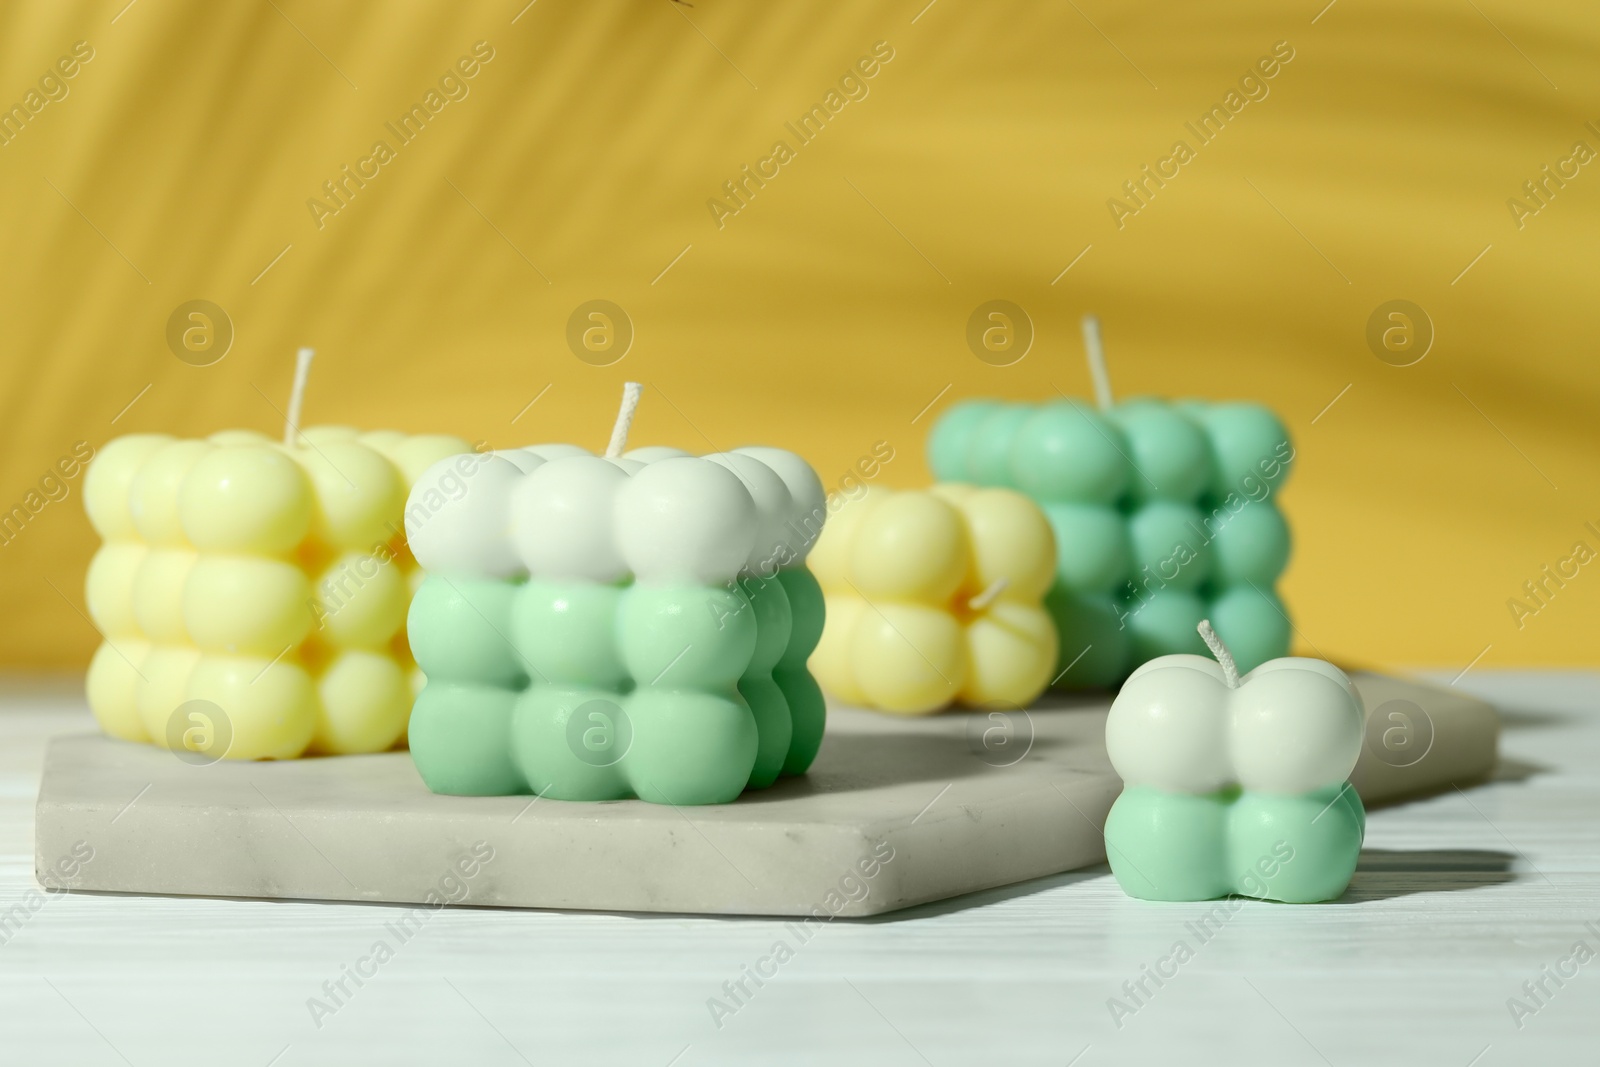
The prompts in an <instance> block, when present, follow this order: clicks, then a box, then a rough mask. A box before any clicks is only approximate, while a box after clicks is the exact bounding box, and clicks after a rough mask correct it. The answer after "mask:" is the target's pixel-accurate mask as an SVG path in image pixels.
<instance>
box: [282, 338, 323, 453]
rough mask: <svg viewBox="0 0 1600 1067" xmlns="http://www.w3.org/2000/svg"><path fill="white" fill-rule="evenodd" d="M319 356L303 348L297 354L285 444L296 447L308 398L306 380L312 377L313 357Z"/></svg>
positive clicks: (290, 392)
mask: <svg viewBox="0 0 1600 1067" xmlns="http://www.w3.org/2000/svg"><path fill="white" fill-rule="evenodd" d="M316 354H317V352H316V349H314V348H302V349H301V350H300V351H299V352H297V353H295V360H294V385H293V386H292V387H291V388H290V390H289V417H288V418H286V419H284V420H283V443H284V444H285V445H286V446H288V447H290V448H293V447H294V439H295V437H296V435H298V434H299V433H300V405H301V404H302V403H304V401H305V398H306V379H307V378H309V377H311V357H313V356H315V355H316Z"/></svg>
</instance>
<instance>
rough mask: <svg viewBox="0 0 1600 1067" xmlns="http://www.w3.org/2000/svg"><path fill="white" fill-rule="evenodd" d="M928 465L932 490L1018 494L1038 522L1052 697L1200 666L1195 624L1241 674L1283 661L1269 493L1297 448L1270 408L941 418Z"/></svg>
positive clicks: (1277, 555) (1003, 409) (1280, 549)
mask: <svg viewBox="0 0 1600 1067" xmlns="http://www.w3.org/2000/svg"><path fill="white" fill-rule="evenodd" d="M928 457H929V463H930V465H931V466H932V467H933V471H934V474H935V475H936V476H937V477H939V478H941V479H944V480H946V481H957V482H971V483H975V484H978V485H987V486H1003V487H1006V488H1012V489H1016V490H1019V491H1021V492H1023V493H1026V494H1027V495H1028V496H1030V497H1032V498H1033V499H1034V500H1035V501H1037V502H1038V503H1039V505H1040V506H1041V507H1042V508H1043V509H1044V512H1045V514H1046V515H1047V516H1048V518H1049V520H1050V525H1051V527H1052V529H1053V530H1054V531H1055V535H1056V543H1057V554H1056V573H1055V579H1054V581H1053V583H1052V585H1051V587H1050V591H1049V595H1048V598H1047V606H1048V608H1049V610H1050V614H1051V616H1052V618H1053V619H1054V620H1055V624H1056V629H1057V634H1058V637H1059V640H1060V646H1059V650H1058V658H1059V663H1060V665H1059V667H1058V668H1057V670H1058V671H1061V672H1062V673H1061V677H1060V680H1059V681H1058V682H1057V683H1056V685H1057V686H1059V687H1061V688H1066V689H1082V688H1088V687H1103V686H1111V685H1115V684H1116V683H1117V682H1119V681H1121V680H1122V679H1123V678H1125V677H1127V675H1128V674H1129V673H1130V672H1131V671H1132V670H1133V668H1134V667H1136V666H1137V665H1138V664H1140V663H1143V662H1145V661H1147V660H1150V659H1153V658H1155V657H1156V656H1162V655H1167V654H1171V653H1177V652H1194V653H1203V652H1204V651H1205V647H1204V645H1203V644H1201V642H1200V640H1199V638H1198V636H1197V635H1196V634H1195V626H1196V624H1197V623H1199V621H1200V620H1201V619H1202V618H1209V619H1210V620H1211V622H1212V624H1213V626H1215V628H1216V630H1217V633H1218V634H1220V635H1221V636H1222V639H1223V640H1224V641H1226V642H1228V644H1229V646H1230V647H1231V648H1232V649H1233V651H1234V654H1235V656H1237V657H1238V659H1239V666H1240V668H1241V669H1242V670H1249V669H1250V668H1251V667H1254V666H1255V665H1257V664H1259V663H1264V662H1266V661H1267V660H1269V659H1272V658H1274V657H1277V656H1282V655H1284V654H1285V653H1287V652H1288V650H1289V638H1290V633H1291V630H1290V624H1289V618H1288V615H1287V614H1286V613H1285V610H1284V607H1283V604H1282V603H1281V601H1280V600H1279V599H1278V597H1277V594H1276V593H1275V591H1274V585H1275V583H1276V582H1277V580H1278V577H1279V575H1281V574H1282V573H1283V569H1284V567H1285V566H1286V565H1287V564H1288V560H1289V528H1288V525H1287V524H1286V523H1285V522H1284V519H1283V515H1282V513H1281V512H1280V511H1279V509H1278V507H1277V503H1276V494H1277V491H1278V490H1279V489H1280V488H1281V486H1282V484H1283V482H1284V480H1285V478H1287V477H1288V473H1289V469H1290V467H1291V466H1292V465H1293V460H1294V448H1293V446H1292V445H1291V443H1290V442H1289V437H1288V434H1287V432H1286V431H1285V430H1284V427H1283V424H1282V423H1281V422H1280V421H1279V420H1278V418H1277V417H1276V416H1275V415H1273V414H1272V412H1270V411H1268V410H1267V409H1266V408H1264V407H1261V406H1260V405H1257V404H1249V403H1207V402H1201V401H1182V402H1177V403H1168V402H1166V401H1161V400H1153V399H1137V400H1130V401H1127V402H1125V403H1121V404H1118V405H1116V406H1115V407H1113V408H1112V409H1111V410H1110V411H1109V412H1105V413H1102V412H1100V411H1098V410H1096V409H1095V408H1094V407H1093V406H1092V405H1089V404H1085V403H1083V402H1081V401H1077V400H1059V401H1054V402H1051V403H1047V404H1041V405H1032V404H1007V403H999V402H995V401H969V402H967V403H963V404H957V405H955V406H954V407H952V408H950V409H949V410H948V411H947V412H946V413H945V414H944V415H943V416H942V417H941V418H940V419H939V421H938V423H937V424H936V425H935V427H934V429H933V432H932V434H931V435H930V437H929V440H928Z"/></svg>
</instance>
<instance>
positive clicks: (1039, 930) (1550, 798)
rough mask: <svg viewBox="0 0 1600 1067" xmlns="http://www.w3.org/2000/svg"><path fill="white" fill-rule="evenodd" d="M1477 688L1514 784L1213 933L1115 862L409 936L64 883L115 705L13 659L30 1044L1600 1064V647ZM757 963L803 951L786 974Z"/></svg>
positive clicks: (449, 1059) (118, 1054) (455, 1056)
mask: <svg viewBox="0 0 1600 1067" xmlns="http://www.w3.org/2000/svg"><path fill="white" fill-rule="evenodd" d="M1459 684H1460V685H1461V686H1463V687H1464V688H1468V689H1471V690H1473V691H1475V692H1477V693H1479V694H1481V695H1483V696H1485V697H1487V698H1489V699H1490V700H1493V701H1494V702H1495V703H1496V704H1497V705H1498V706H1499V707H1500V708H1501V710H1502V713H1503V715H1504V717H1505V724H1506V730H1505V733H1504V735H1503V739H1502V766H1501V769H1500V771H1499V773H1498V774H1497V776H1496V780H1495V781H1494V782H1493V783H1492V784H1489V785H1487V786H1484V787H1481V788H1478V789H1476V790H1471V791H1469V792H1468V793H1465V794H1463V793H1455V792H1453V793H1451V794H1450V795H1448V796H1441V797H1436V798H1433V799H1429V800H1423V801H1418V802H1414V803H1410V804H1405V805H1401V806H1397V807H1391V808H1388V809H1385V810H1380V811H1377V812H1374V813H1373V815H1372V818H1371V821H1370V823H1369V826H1368V830H1367V851H1366V852H1365V853H1364V855H1363V858H1362V865H1361V869H1360V870H1359V871H1358V872H1357V874H1356V880H1355V884H1354V885H1353V887H1352V888H1351V891H1350V892H1349V893H1348V894H1347V895H1346V897H1345V898H1344V899H1343V900H1342V901H1340V902H1339V903H1337V904H1331V905H1313V906H1306V907H1292V906H1286V905H1275V904H1264V903H1258V902H1249V903H1242V904H1241V905H1240V906H1239V907H1238V909H1237V911H1236V912H1233V913H1231V914H1229V913H1226V912H1224V913H1222V914H1223V916H1225V917H1220V918H1218V919H1217V920H1216V921H1215V922H1213V924H1212V927H1211V930H1212V932H1211V933H1210V934H1209V935H1207V934H1206V933H1205V931H1204V930H1202V931H1201V935H1202V936H1203V937H1204V940H1202V936H1197V934H1196V933H1195V928H1194V927H1193V926H1192V925H1191V924H1193V923H1194V922H1195V921H1196V920H1197V919H1199V918H1200V917H1201V916H1202V915H1204V914H1205V913H1206V912H1208V911H1211V910H1212V908H1213V907H1215V905H1211V904H1203V905H1202V904H1150V903H1145V902H1140V901H1135V900H1129V899H1127V898H1125V897H1123V896H1122V894H1121V893H1120V892H1119V891H1118V889H1117V887H1116V884H1115V883H1114V882H1113V881H1112V879H1111V877H1110V875H1109V874H1108V873H1107V871H1106V869H1105V868H1104V867H1103V866H1102V867H1097V868H1092V869H1089V870H1085V871H1080V872H1076V873H1073V874H1066V875H1060V876H1057V877H1054V878H1049V879H1045V880H1043V881H1040V882H1034V883H1029V884H1025V885H1021V886H1014V887H1011V888H1009V889H1004V890H995V891H991V892H986V893H982V894H978V895H977V896H975V897H969V898H963V899H959V900H955V901H949V902H946V903H943V904H938V905H930V906H926V907H921V908H916V909H912V910H910V911H904V912H899V913H896V914H893V915H890V916H886V917H883V918H881V919H874V920H859V921H850V920H837V921H834V922H832V923H829V924H827V925H826V926H824V927H822V928H821V929H820V930H818V931H816V932H815V933H814V935H813V936H812V937H811V939H810V940H809V941H807V942H804V943H802V942H801V941H800V939H799V938H798V937H797V936H796V935H795V934H794V933H793V932H792V930H791V929H790V928H788V927H786V926H785V925H784V924H783V923H781V922H777V921H761V920H744V919H704V918H677V917H661V916H652V917H638V918H636V917H633V916H628V915H608V914H578V913H553V912H517V911H504V910H491V909H471V908H459V909H458V908H446V909H444V910H442V911H438V912H436V913H432V915H431V918H429V919H428V920H427V921H426V923H425V924H423V925H421V926H420V928H417V929H415V930H414V932H413V933H412V934H411V935H410V937H409V939H408V940H404V941H403V942H402V940H401V938H400V937H399V936H397V935H396V933H395V932H394V923H395V921H396V920H397V919H398V918H399V917H400V916H401V914H402V912H403V909H401V908H398V907H373V906H357V905H342V904H314V903H274V902H266V901H229V900H198V899H180V898H168V897H122V896H111V895H98V894H83V893H71V894H59V895H44V894H41V893H40V892H39V889H38V887H37V883H36V882H35V879H34V871H33V802H34V798H35V795H36V792H37V789H38V775H39V763H40V755H41V752H42V748H43V743H44V740H45V738H46V737H48V736H49V735H51V734H53V733H57V732H62V731H66V730H80V729H83V728H85V727H86V726H87V725H88V723H89V719H88V713H87V711H85V710H84V708H83V705H82V702H81V699H80V698H79V697H78V696H77V694H76V693H75V692H74V691H73V690H72V688H71V687H70V685H63V684H61V683H48V684H47V683H39V684H30V683H27V682H19V681H15V680H13V681H10V682H6V683H4V685H3V687H0V1063H4V1064H13V1063H16V1064H23V1063H43V1062H49V1063H60V1064H71V1065H73V1067H77V1065H86V1067H93V1065H98V1064H106V1065H116V1064H122V1063H125V1064H132V1065H137V1067H145V1065H149V1067H157V1065H160V1067H175V1065H180V1064H188V1063H196V1064H206V1065H208V1067H209V1065H218V1064H240V1065H248V1067H265V1065H267V1064H277V1065H282V1067H291V1065H299V1064H340V1065H348V1064H351V1063H368V1062H371V1063H383V1064H412V1063H416V1064H429V1065H440V1064H474V1065H478V1064H482V1065H499V1064H522V1063H528V1064H539V1065H541V1067H542V1065H544V1064H547V1063H549V1064H556V1063H581V1064H630V1065H642V1067H667V1065H669V1064H677V1065H680V1067H693V1065H698V1064H710V1063H728V1064H739V1065H741V1067H748V1065H749V1064H752V1063H758V1064H763V1065H765V1064H787V1063H792V1064H814V1063H819V1062H832V1063H839V1064H858V1063H860V1064H873V1065H882V1067H891V1065H896V1064H907V1065H915V1064H924V1063H926V1064H935V1065H941V1067H942V1065H945V1064H985V1065H987V1064H1053V1065H1058V1067H1059V1065H1063V1064H1078V1065H1080V1067H1096V1065H1100V1064H1113V1063H1124V1064H1152V1063H1156V1064H1159V1063H1164V1062H1166V1063H1175V1064H1176V1063H1181V1064H1184V1065H1186V1067H1187V1065H1194V1064H1206V1063H1218V1064H1221V1063H1226V1064H1229V1065H1230V1067H1254V1065H1258V1064H1259V1065H1269V1064H1270V1065H1272V1067H1284V1065H1294V1064H1311V1065H1316V1064H1337V1065H1344V1064H1350V1065H1352V1067H1355V1065H1361V1067H1365V1065H1368V1064H1376V1063H1395V1064H1405V1065H1408V1067H1409V1065H1413V1064H1446V1065H1459V1067H1467V1065H1469V1064H1477V1065H1483V1067H1488V1065H1494V1064H1574V1063H1592V1062H1595V1057H1596V1055H1597V1051H1596V1050H1597V1049H1600V1044H1597V1041H1600V958H1597V959H1594V960H1589V961H1588V962H1585V963H1581V964H1580V963H1579V962H1578V958H1576V957H1574V955H1573V950H1574V946H1575V944H1576V943H1578V942H1580V941H1581V942H1584V943H1585V944H1586V946H1587V948H1588V949H1592V950H1593V952H1594V953H1595V954H1600V674H1594V673H1560V674H1558V673H1509V672H1508V673H1499V674H1496V673H1491V672H1477V671H1474V672H1473V673H1472V674H1469V675H1468V676H1466V677H1465V678H1464V679H1462V680H1461V682H1460V683H1459ZM30 907H33V908H36V909H37V910H34V911H30V910H29V909H30ZM8 909H9V910H8ZM1585 922H1589V923H1592V924H1593V926H1592V927H1585V925H1584V924H1585ZM380 940H381V941H385V942H386V943H388V944H389V945H391V946H394V949H393V954H392V958H388V959H385V960H383V961H382V962H378V961H377V960H376V959H374V958H373V957H372V953H373V949H374V946H375V943H376V942H378V941H380ZM780 940H781V941H784V942H786V943H787V944H788V946H789V947H790V949H792V958H786V959H784V961H783V962H782V963H781V964H780V963H777V962H776V960H774V959H773V956H772V954H773V950H774V946H775V943H776V942H778V941H780ZM1179 941H1182V942H1185V944H1186V945H1187V948H1188V950H1189V952H1188V953H1180V954H1179V955H1180V956H1185V957H1186V958H1185V959H1184V962H1181V963H1178V962H1176V957H1174V956H1173V949H1174V946H1175V944H1176V943H1177V942H1179ZM780 955H781V953H780ZM1579 956H1580V957H1582V958H1584V959H1586V960H1587V959H1588V956H1587V953H1580V954H1579ZM363 959H366V960H368V961H369V962H367V963H365V964H363V963H361V961H362V960H363ZM763 961H767V962H763ZM1569 961H1570V962H1569ZM358 965H359V967H360V969H361V970H363V971H365V972H367V973H369V974H370V975H371V976H370V977H364V978H362V979H361V984H360V985H359V986H358V985H357V984H356V983H355V981H354V980H352V979H350V978H348V977H345V976H346V975H347V974H348V973H349V971H350V969H352V968H356V967H358ZM757 967H760V968H761V969H762V970H764V971H767V972H769V973H770V972H773V971H775V972H776V973H775V974H774V975H773V976H772V977H770V978H762V979H761V982H762V984H761V985H760V986H757V984H756V982H755V981H753V980H751V979H750V978H748V977H746V975H747V974H748V973H749V972H750V971H751V970H754V969H756V968H757ZM1147 968H1148V969H1159V970H1161V971H1164V972H1165V973H1166V974H1168V975H1171V977H1166V978H1163V979H1161V984H1160V985H1157V983H1156V981H1155V980H1153V979H1151V978H1149V977H1146V974H1147V973H1148V972H1147ZM1563 970H1565V971H1567V972H1568V973H1569V974H1570V976H1569V977H1562V976H1561V972H1562V971H1563ZM1572 972H1575V973H1572ZM1552 976H1553V977H1552ZM341 979H343V981H344V986H345V988H346V989H347V990H348V991H349V995H348V996H345V995H343V994H339V993H338V992H337V989H336V987H335V995H337V998H338V999H337V1000H335V999H334V996H330V995H329V993H327V992H326V991H325V987H324V983H330V984H336V983H338V982H339V981H340V980H341ZM741 979H742V980H743V982H744V986H745V988H746V989H747V990H748V991H749V994H750V995H749V996H745V995H744V994H741V993H738V990H737V986H736V983H738V982H739V981H740V980H741ZM1141 979H1142V981H1143V986H1144V989H1145V991H1146V992H1140V991H1139V990H1138V988H1137V984H1138V983H1140V981H1141ZM1558 979H1559V984H1558ZM725 983H728V987H729V988H731V989H733V992H734V993H735V994H737V995H738V999H737V1000H736V999H735V998H734V997H733V996H730V995H729V993H728V992H727V991H726V990H725V988H724V984H725ZM1124 983H1129V988H1132V989H1133V990H1134V994H1133V995H1131V994H1130V993H1129V992H1128V991H1127V990H1125V988H1124ZM1524 983H1534V985H1533V986H1532V988H1533V990H1534V995H1532V996H1530V995H1529V993H1528V992H1527V991H1526V990H1525V989H1524ZM1540 983H1542V985H1543V987H1544V989H1545V990H1547V991H1548V992H1547V993H1543V992H1539V989H1538V985H1539V984H1540ZM1135 995H1136V996H1137V999H1135ZM312 998H320V999H321V1000H322V1001H323V1003H324V1005H326V1006H327V1008H331V1009H332V1010H331V1011H327V1010H319V1011H318V1012H316V1013H315V1015H316V1017H315V1018H314V1013H313V1010H312V1007H311V1006H309V1005H308V1002H309V1001H311V999H312ZM713 998H715V999H717V1000H720V1001H721V1002H722V1003H723V1004H724V1005H725V1006H726V1008H727V1009H728V1010H727V1011H725V1012H719V1013H718V1014H719V1015H720V1016H721V1017H720V1019H714V1018H713V1012H712V1006H711V1005H709V1003H708V1002H710V1001H711V1000H712V999H713ZM1112 998H1117V999H1118V1000H1120V1001H1121V1002H1122V1004H1123V1005H1124V1006H1125V1010H1120V1011H1118V1012H1117V1015H1119V1016H1120V1018H1114V1017H1113V1011H1112V1009H1111V1006H1109V1004H1108V1002H1110V1001H1111V1000H1112ZM1512 998H1519V999H1520V1000H1521V1001H1522V1002H1523V1004H1525V1005H1526V1008H1527V1009H1528V1010H1526V1011H1523V1012H1521V1013H1519V1015H1520V1017H1519V1018H1514V1017H1513V1012H1512V1010H1511V1005H1510V1004H1509V1003H1508V1002H1509V1001H1510V1000H1511V999H1512ZM719 1022H720V1026H719V1025H718V1023H719ZM1119 1023H1120V1025H1119ZM1519 1023H1520V1027H1519ZM380 1049H381V1051H382V1054H381V1055H377V1053H378V1051H379V1050H380Z"/></svg>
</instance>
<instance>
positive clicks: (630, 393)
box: [606, 382, 644, 459]
mask: <svg viewBox="0 0 1600 1067" xmlns="http://www.w3.org/2000/svg"><path fill="white" fill-rule="evenodd" d="M642 392H644V386H642V385H640V384H639V383H638V382H628V383H626V384H624V385H623V387H622V407H621V408H620V409H618V411H617V422H616V425H614V426H612V427H611V443H610V444H608V445H606V458H607V459H616V458H617V457H618V456H620V455H622V450H623V449H624V448H627V447H628V430H629V428H630V427H632V426H633V413H634V412H635V411H637V410H638V408H639V394H640V393H642Z"/></svg>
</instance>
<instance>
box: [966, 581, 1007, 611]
mask: <svg viewBox="0 0 1600 1067" xmlns="http://www.w3.org/2000/svg"><path fill="white" fill-rule="evenodd" d="M1010 584H1011V579H1010V578H996V579H995V580H994V581H992V582H990V583H989V588H987V589H985V590H984V591H983V592H981V593H979V594H978V595H977V596H975V597H973V598H972V599H971V600H969V601H967V607H968V608H970V609H971V610H973V611H982V610H983V609H985V608H987V607H988V606H989V605H990V604H993V603H994V602H995V601H996V600H999V599H1000V594H1001V593H1003V592H1005V591H1006V586H1008V585H1010Z"/></svg>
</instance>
